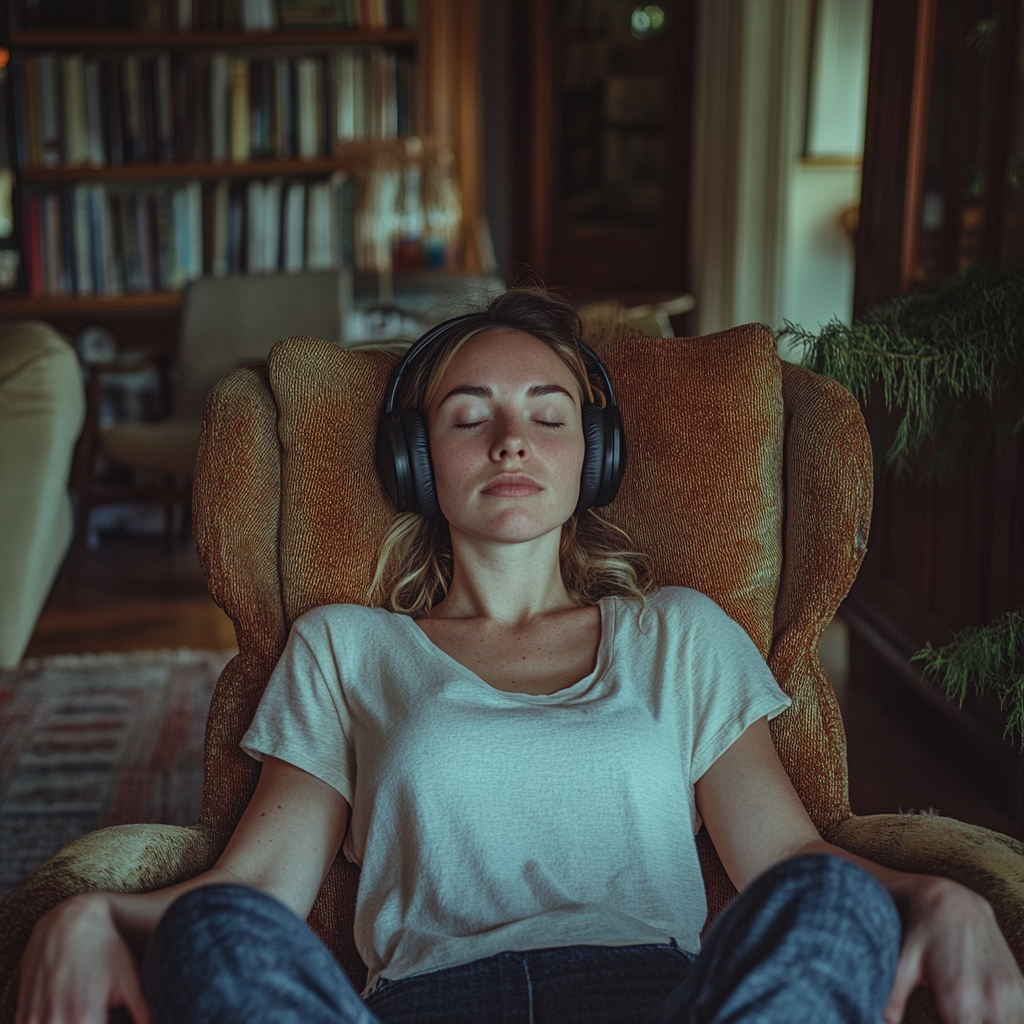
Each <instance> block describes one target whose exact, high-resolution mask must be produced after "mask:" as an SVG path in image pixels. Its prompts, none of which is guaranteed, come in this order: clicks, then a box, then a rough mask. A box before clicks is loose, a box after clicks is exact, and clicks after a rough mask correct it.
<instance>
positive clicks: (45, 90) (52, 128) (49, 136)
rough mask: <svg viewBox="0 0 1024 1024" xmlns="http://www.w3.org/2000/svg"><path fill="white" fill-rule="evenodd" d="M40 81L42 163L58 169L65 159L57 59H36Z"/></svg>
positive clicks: (51, 56) (43, 56)
mask: <svg viewBox="0 0 1024 1024" xmlns="http://www.w3.org/2000/svg"><path fill="white" fill-rule="evenodd" d="M36 69H37V72H38V80H39V128H40V131H39V136H40V144H41V148H42V159H41V163H42V164H43V166H45V167H56V166H57V165H58V164H60V162H61V159H62V157H63V152H62V147H61V139H60V134H61V132H60V114H59V106H58V104H59V99H58V82H57V57H56V55H55V54H52V53H40V54H39V55H38V56H37V58H36Z"/></svg>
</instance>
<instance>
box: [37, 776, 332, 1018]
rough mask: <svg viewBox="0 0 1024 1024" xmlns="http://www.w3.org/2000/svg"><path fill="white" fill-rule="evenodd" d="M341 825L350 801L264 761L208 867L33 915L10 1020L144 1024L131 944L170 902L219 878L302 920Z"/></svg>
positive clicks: (135, 945)
mask: <svg viewBox="0 0 1024 1024" xmlns="http://www.w3.org/2000/svg"><path fill="white" fill-rule="evenodd" d="M348 819H349V805H348V803H347V802H346V801H345V800H344V799H343V798H342V797H341V795H340V794H339V793H338V792H337V791H336V790H334V789H333V788H332V787H330V786H328V785H327V783H325V782H321V781H320V780H319V779H317V778H315V777H314V776H312V775H310V774H308V773H307V772H304V771H302V769H300V768H296V767H295V766H294V765H290V764H288V763H286V762H285V761H280V760H278V759H277V758H273V757H268V758H266V760H265V762H264V765H263V769H262V771H261V773H260V780H259V784H258V785H257V787H256V792H255V793H254V794H253V797H252V799H251V800H250V801H249V805H248V807H246V809H245V813H244V814H243V815H242V818H241V820H240V821H239V823H238V825H237V826H236V828H235V831H234V833H233V835H232V837H231V839H230V841H229V842H228V845H227V847H226V848H225V850H224V852H223V853H222V854H221V856H220V857H219V858H218V860H217V863H216V864H215V865H214V866H213V867H212V868H211V869H210V870H209V871H205V872H203V874H201V875H198V876H197V877H196V878H193V879H189V880H188V881H186V882H181V883H179V884H178V885H173V886H170V887H168V888H166V889H158V890H156V891H155V892H150V893H145V894H141V895H125V894H122V893H85V894H83V895H81V896H75V897H72V898H71V899H70V900H65V901H64V902H63V903H61V904H60V905H59V906H57V907H55V908H54V909H53V910H51V911H50V913H48V914H47V915H46V916H45V917H43V918H42V919H40V921H39V922H38V923H37V924H36V927H35V929H34V930H33V932H32V937H31V939H30V940H29V944H28V947H27V948H26V950H25V955H24V957H23V958H22V984H21V994H20V997H19V1000H18V1016H17V1024H37V1022H42V1021H47V1022H49V1024H92V1022H93V1021H102V1020H106V1011H107V1008H108V1007H112V1006H118V1005H125V1006H127V1007H128V1008H129V1010H130V1011H131V1013H132V1015H133V1016H134V1018H135V1021H136V1024H148V1021H149V1015H148V1011H147V1010H146V1007H145V1002H144V1000H143V999H142V995H141V989H140V986H139V980H138V974H137V972H136V970H135V965H134V962H133V957H132V955H131V952H130V951H129V948H130V949H131V950H134V951H135V952H136V953H140V952H141V951H142V949H143V948H144V947H145V944H146V941H147V940H148V938H149V936H150V935H151V934H152V932H153V929H154V928H156V925H157V923H158V922H159V920H160V918H161V917H162V916H163V915H164V912H165V911H166V910H167V908H168V907H169V906H170V905H171V903H173V902H174V900H176V899H177V898H178V897H179V896H182V895H184V894H185V893H186V892H189V891H191V890H192V889H198V888H200V887H202V886H205V885H215V884H217V883H223V882H227V883H235V884H240V885H250V886H253V887H255V888H257V889H262V890H263V891H264V892H267V893H269V894H270V895H272V896H276V897H277V898H278V899H279V900H281V901H282V902H283V903H284V904H286V905H287V906H289V907H290V908H291V909H292V910H294V911H295V913H296V914H298V915H299V917H302V918H305V917H306V916H307V915H308V914H309V911H310V908H311V907H312V906H313V901H314V899H316V895H317V893H318V892H319V891H320V886H321V885H322V883H323V879H324V877H325V875H326V874H327V871H328V869H329V868H330V866H331V864H332V863H333V862H334V858H335V857H336V856H337V853H338V849H339V847H340V846H341V841H342V839H343V838H344V835H345V829H346V828H347V827H348Z"/></svg>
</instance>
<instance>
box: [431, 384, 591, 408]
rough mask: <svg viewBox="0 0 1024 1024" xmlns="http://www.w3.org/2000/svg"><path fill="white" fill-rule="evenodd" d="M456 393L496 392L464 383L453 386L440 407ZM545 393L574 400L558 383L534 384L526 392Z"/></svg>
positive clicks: (479, 394)
mask: <svg viewBox="0 0 1024 1024" xmlns="http://www.w3.org/2000/svg"><path fill="white" fill-rule="evenodd" d="M454 395H471V396H472V397H473V398H493V397H494V392H493V391H492V390H491V389H490V388H489V387H487V386H486V385H484V384H464V385H463V386H462V387H458V388H452V389H451V391H449V392H448V394H447V395H445V396H444V398H442V399H441V401H440V402H438V407H439V408H440V406H442V405H444V403H445V402H447V401H448V399H449V398H452V397H453V396H454ZM544 395H565V397H566V398H568V399H569V400H570V401H573V397H572V395H571V394H569V392H568V391H566V390H565V388H563V387H561V386H560V385H558V384H534V385H533V387H531V388H529V389H528V390H527V392H526V397H527V398H542V397H543V396H544Z"/></svg>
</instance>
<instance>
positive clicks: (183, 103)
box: [14, 47, 415, 167]
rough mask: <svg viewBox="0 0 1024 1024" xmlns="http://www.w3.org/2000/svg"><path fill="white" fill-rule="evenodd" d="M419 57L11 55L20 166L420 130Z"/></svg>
mask: <svg viewBox="0 0 1024 1024" xmlns="http://www.w3.org/2000/svg"><path fill="white" fill-rule="evenodd" d="M414 82H415V73H414V66H413V62H412V58H411V57H409V56H408V55H405V54H401V53H398V52H396V51H395V50H392V49H388V48H385V47H340V48H338V49H335V50H332V51H331V52H329V53H326V54H319V55H309V56H294V55H293V56H276V57H263V56H240V55H235V54H230V55H229V54H227V53H217V52H214V53H202V52H200V53H184V54H179V53H170V52H166V51H163V52H155V53H153V52H150V53H130V54H126V55H124V56H120V57H93V56H86V55H85V54H83V53H67V54H56V53H26V54H22V55H19V57H18V58H17V59H16V60H15V62H14V90H15V112H16V116H15V126H16V141H17V150H18V161H19V163H20V164H21V166H23V167H59V166H91V167H104V166H108V165H110V166H117V165H123V164H146V163H172V162H176V161H201V162H207V161H212V162H224V161H232V162H238V163H245V162H247V161H249V160H266V159H278V160H287V159H300V160H302V159H316V158H318V157H324V156H331V155H333V154H335V153H337V151H338V149H339V147H342V146H344V145H345V144H346V143H348V142H352V141H356V140H362V139H394V138H400V137H403V136H411V135H413V134H415V120H414V115H415V97H414Z"/></svg>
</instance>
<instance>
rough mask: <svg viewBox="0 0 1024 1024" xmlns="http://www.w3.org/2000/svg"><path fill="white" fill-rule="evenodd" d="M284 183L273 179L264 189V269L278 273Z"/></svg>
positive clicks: (270, 272)
mask: <svg viewBox="0 0 1024 1024" xmlns="http://www.w3.org/2000/svg"><path fill="white" fill-rule="evenodd" d="M283 191H284V182H283V181H282V180H281V179H280V178H272V179H271V180H270V181H268V182H267V183H266V185H265V186H264V187H263V201H264V219H263V243H264V248H263V269H264V270H265V271H266V272H267V273H268V274H274V273H277V271H278V270H279V269H280V266H281V194H282V192H283Z"/></svg>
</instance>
